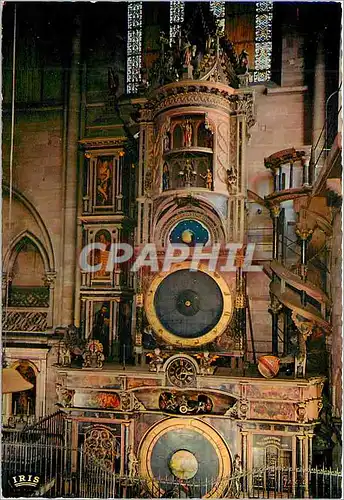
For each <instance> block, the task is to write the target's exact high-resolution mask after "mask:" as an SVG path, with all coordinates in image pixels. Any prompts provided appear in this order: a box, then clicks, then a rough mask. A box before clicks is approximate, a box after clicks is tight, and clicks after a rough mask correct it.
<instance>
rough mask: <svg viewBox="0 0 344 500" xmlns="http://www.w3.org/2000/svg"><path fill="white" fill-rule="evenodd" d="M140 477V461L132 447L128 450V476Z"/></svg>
mask: <svg viewBox="0 0 344 500" xmlns="http://www.w3.org/2000/svg"><path fill="white" fill-rule="evenodd" d="M138 475H139V461H138V459H137V457H136V455H135V453H134V449H133V447H132V446H129V448H128V476H129V477H137V476H138Z"/></svg>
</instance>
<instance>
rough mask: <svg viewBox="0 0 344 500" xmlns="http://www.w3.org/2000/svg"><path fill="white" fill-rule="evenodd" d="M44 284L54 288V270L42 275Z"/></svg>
mask: <svg viewBox="0 0 344 500" xmlns="http://www.w3.org/2000/svg"><path fill="white" fill-rule="evenodd" d="M43 281H44V285H45V286H47V287H50V288H54V285H55V281H56V272H55V271H47V272H46V273H45V276H43Z"/></svg>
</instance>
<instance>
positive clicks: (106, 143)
mask: <svg viewBox="0 0 344 500" xmlns="http://www.w3.org/2000/svg"><path fill="white" fill-rule="evenodd" d="M127 140H128V139H127V137H124V136H121V137H88V138H86V139H81V140H80V141H79V144H80V145H81V146H82V147H83V148H85V149H87V148H103V147H111V146H112V147H120V146H122V147H123V146H125V144H126V142H127Z"/></svg>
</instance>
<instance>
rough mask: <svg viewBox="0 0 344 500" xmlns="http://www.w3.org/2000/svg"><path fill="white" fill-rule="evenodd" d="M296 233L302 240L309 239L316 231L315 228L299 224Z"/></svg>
mask: <svg viewBox="0 0 344 500" xmlns="http://www.w3.org/2000/svg"><path fill="white" fill-rule="evenodd" d="M295 233H296V234H297V236H298V237H299V238H300V240H302V241H308V240H309V239H310V238H311V236H312V234H313V233H314V229H310V228H308V227H302V226H299V227H297V228H296V229H295Z"/></svg>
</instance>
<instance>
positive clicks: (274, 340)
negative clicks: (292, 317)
mask: <svg viewBox="0 0 344 500" xmlns="http://www.w3.org/2000/svg"><path fill="white" fill-rule="evenodd" d="M270 298H271V304H270V307H269V313H270V314H271V351H272V354H273V355H274V356H278V317H279V314H280V312H281V310H282V307H283V306H282V304H281V303H280V301H279V300H278V299H277V297H276V296H275V295H273V294H270Z"/></svg>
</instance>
